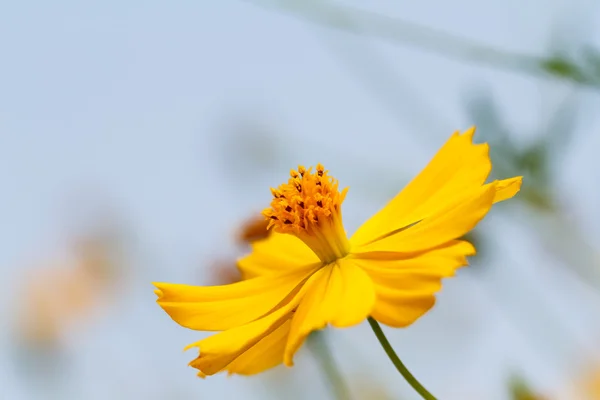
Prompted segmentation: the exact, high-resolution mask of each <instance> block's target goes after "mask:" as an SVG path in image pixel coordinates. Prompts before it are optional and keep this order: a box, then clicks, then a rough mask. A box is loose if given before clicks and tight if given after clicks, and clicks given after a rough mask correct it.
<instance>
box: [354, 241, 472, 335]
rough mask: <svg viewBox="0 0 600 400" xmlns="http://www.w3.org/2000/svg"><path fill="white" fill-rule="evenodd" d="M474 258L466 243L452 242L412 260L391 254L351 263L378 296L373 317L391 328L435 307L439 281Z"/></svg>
mask: <svg viewBox="0 0 600 400" xmlns="http://www.w3.org/2000/svg"><path fill="white" fill-rule="evenodd" d="M473 254H475V248H474V247H473V246H472V245H471V244H470V243H468V242H465V241H461V240H455V241H452V242H450V243H448V244H446V245H444V246H441V247H438V248H436V249H434V250H431V251H427V252H424V253H420V254H415V255H413V256H411V255H408V258H399V257H406V256H407V255H406V254H403V253H393V252H372V253H363V254H355V255H352V257H353V260H354V262H355V263H356V264H357V265H358V266H359V267H361V268H362V269H363V270H364V271H365V272H367V274H369V276H370V277H371V279H372V281H373V283H374V285H375V292H376V294H377V301H376V303H375V306H374V309H373V312H372V316H373V318H375V319H376V320H378V321H379V322H381V323H383V324H386V325H389V326H392V327H405V326H408V325H410V324H412V323H413V322H415V321H416V320H417V319H418V318H419V317H420V316H422V315H423V314H425V313H426V312H427V311H428V310H429V309H430V308H431V307H433V305H434V304H435V296H434V294H435V293H436V292H437V291H439V290H440V288H441V286H442V282H441V280H442V278H445V277H450V276H453V275H454V273H455V271H456V269H457V268H459V267H461V266H464V265H467V259H466V256H469V255H473Z"/></svg>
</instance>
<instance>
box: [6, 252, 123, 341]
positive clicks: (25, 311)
mask: <svg viewBox="0 0 600 400" xmlns="http://www.w3.org/2000/svg"><path fill="white" fill-rule="evenodd" d="M74 250H75V253H76V259H75V263H74V265H60V266H56V267H50V266H48V267H42V268H38V269H36V270H34V271H32V272H31V274H28V276H27V277H26V279H24V285H23V287H22V292H21V294H20V301H19V304H21V306H20V310H19V313H18V318H19V319H18V321H17V326H16V329H17V333H18V335H19V339H20V340H22V341H24V342H25V343H26V344H28V345H34V346H43V347H56V346H60V344H61V343H60V341H61V340H62V339H64V337H63V335H65V334H66V333H67V332H68V331H70V330H71V329H72V328H74V327H75V325H76V324H78V323H82V322H83V321H84V320H86V319H88V318H90V317H91V316H92V311H94V310H95V308H96V306H98V305H99V303H100V299H101V297H102V295H103V294H104V291H105V289H106V285H107V276H108V274H109V271H110V269H111V268H112V264H111V261H110V260H109V258H108V255H107V254H106V249H104V248H103V247H102V246H99V245H98V243H96V242H94V241H89V240H88V241H81V242H79V243H78V244H77V245H76V246H75V248H74Z"/></svg>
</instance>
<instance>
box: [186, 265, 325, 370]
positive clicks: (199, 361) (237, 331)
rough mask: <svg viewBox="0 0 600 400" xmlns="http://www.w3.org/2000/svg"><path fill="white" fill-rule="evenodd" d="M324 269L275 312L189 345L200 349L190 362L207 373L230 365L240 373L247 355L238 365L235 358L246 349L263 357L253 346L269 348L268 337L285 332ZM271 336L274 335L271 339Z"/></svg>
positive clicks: (250, 355) (288, 297)
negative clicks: (305, 295) (265, 341)
mask: <svg viewBox="0 0 600 400" xmlns="http://www.w3.org/2000/svg"><path fill="white" fill-rule="evenodd" d="M320 272H321V270H319V271H317V272H315V274H313V275H312V276H311V277H310V278H309V279H308V280H307V282H306V284H304V285H302V286H301V287H298V288H297V289H296V290H295V291H294V292H292V293H291V294H290V295H288V296H287V297H286V299H285V300H284V301H283V302H281V303H280V304H279V306H278V308H277V309H275V310H274V311H273V312H271V313H269V314H266V315H265V316H263V317H261V318H259V319H256V320H254V321H252V322H249V323H247V324H245V325H240V326H237V327H235V328H231V329H228V330H225V331H223V332H220V333H217V334H215V335H212V336H209V337H207V338H206V339H203V340H200V341H199V342H196V343H193V344H191V345H189V346H187V347H186V350H187V349H189V348H191V347H198V348H199V349H200V354H199V355H198V357H197V358H196V359H195V360H193V361H192V362H191V363H190V365H191V366H192V367H194V368H197V369H198V370H200V372H201V373H202V374H204V375H213V374H216V373H217V372H220V371H222V370H225V369H227V368H228V367H230V368H231V371H232V372H236V371H237V369H238V368H239V370H240V371H244V370H246V371H247V370H248V369H244V365H243V364H244V362H245V361H244V358H241V360H242V361H241V362H240V365H237V366H236V365H235V364H233V363H234V361H236V360H237V359H240V357H243V355H244V354H245V353H246V352H250V354H249V356H247V357H248V358H250V359H256V357H259V354H257V353H258V351H256V352H253V351H252V349H253V348H256V347H255V346H259V347H258V350H260V349H261V348H263V349H264V348H265V347H269V346H268V345H269V343H268V342H267V343H264V344H263V345H261V341H263V340H265V339H267V341H269V340H270V339H271V340H275V339H277V337H278V335H283V334H284V332H283V331H284V330H285V329H286V328H285V327H284V325H285V324H286V322H287V321H289V320H290V318H292V316H293V311H294V309H296V307H297V306H298V304H299V302H300V300H301V299H302V297H303V296H304V294H305V293H306V291H307V287H308V286H309V285H311V284H312V282H313V281H314V280H315V279H317V277H316V276H318V275H319V273H320ZM258 279H260V278H256V279H251V280H250V281H248V282H251V281H255V280H258ZM280 329H281V330H280ZM271 335H274V336H271ZM269 336H271V338H270V339H269ZM283 336H285V335H283ZM246 361H248V360H246ZM269 361H270V362H267V360H265V364H263V366H268V365H272V363H273V359H270V360H269Z"/></svg>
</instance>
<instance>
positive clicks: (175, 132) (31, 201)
mask: <svg viewBox="0 0 600 400" xmlns="http://www.w3.org/2000/svg"><path fill="white" fill-rule="evenodd" d="M599 27H600V3H598V2H596V1H592V0H576V1H575V2H571V1H566V0H551V1H542V0H533V1H530V2H516V1H509V2H506V1H504V2H501V1H493V2H477V1H473V0H455V1H452V2H439V1H429V0H426V1H421V2H410V3H400V2H394V1H375V2H358V1H329V0H322V1H313V0H310V1H309V0H304V1H303V0H271V1H269V0H249V1H242V0H227V1H223V2H155V1H150V2H141V1H131V2H116V1H114V0H107V1H104V2H72V1H71V2H69V1H55V2H41V1H37V2H35V1H34V2H5V3H3V4H2V5H0V49H1V54H2V62H1V63H0V182H2V187H3V189H4V190H3V192H2V197H1V198H2V200H1V201H0V205H1V207H0V221H2V224H1V227H0V276H1V277H2V280H1V282H2V290H3V294H4V297H3V298H4V301H3V302H2V306H1V307H0V318H1V320H2V326H3V329H2V330H1V331H0V388H1V389H0V398H2V399H10V400H12V399H15V400H20V399H106V398H112V399H138V398H139V399H148V400H150V399H184V398H185V399H188V398H217V397H218V398H237V399H280V398H291V399H321V398H322V399H336V398H337V399H345V398H348V399H355V400H360V399H416V398H417V395H416V394H415V393H414V392H413V391H412V389H411V388H410V387H409V386H408V384H407V383H406V382H404V381H403V380H402V379H401V378H400V376H398V375H397V372H396V371H395V370H394V368H393V366H392V364H391V363H390V361H389V360H388V359H387V358H386V356H385V354H384V352H383V350H382V349H381V347H380V346H379V344H378V342H377V340H376V339H375V337H374V336H373V334H372V332H370V330H369V327H368V325H367V324H362V325H360V326H357V327H355V328H352V329H344V330H325V331H322V332H318V333H316V334H313V335H311V337H310V340H309V341H308V342H307V344H306V346H304V348H303V349H302V351H301V352H300V354H299V356H298V357H297V360H296V366H295V367H294V368H293V369H287V368H285V367H278V368H276V369H274V370H272V371H269V372H267V373H265V374H262V375H259V376H254V377H239V376H232V377H228V376H226V375H225V374H222V375H218V376H213V377H209V378H208V379H206V380H201V379H198V378H196V377H195V373H194V371H193V370H192V369H191V368H188V367H187V363H188V362H189V361H190V360H191V359H192V358H193V357H194V355H193V354H191V352H190V353H183V352H182V349H183V347H184V346H185V345H187V344H189V343H192V342H195V341H197V340H199V339H200V338H201V337H203V336H205V335H206V333H201V332H194V331H190V330H186V329H184V328H181V327H180V326H178V325H177V324H175V323H173V321H171V320H170V319H169V317H168V316H167V315H166V314H165V313H164V312H163V311H162V310H161V309H160V308H159V307H158V306H157V305H156V304H155V303H154V302H155V295H154V293H153V287H152V285H151V282H152V281H167V282H177V283H187V284H222V283H227V282H233V281H235V280H238V279H240V276H239V275H238V274H237V271H236V268H235V260H236V258H237V257H239V256H242V255H243V254H245V253H246V252H247V251H248V250H249V243H250V242H251V241H253V240H255V239H256V231H253V230H252V228H253V226H252V223H253V221H254V222H255V221H256V220H253V218H255V217H256V215H258V213H259V212H260V211H261V210H262V209H263V208H264V207H266V206H267V205H268V202H269V200H270V192H269V187H271V186H275V185H277V184H279V183H280V182H282V181H283V180H284V179H286V176H287V174H288V171H289V170H290V168H295V167H296V166H297V165H298V164H303V165H314V164H316V163H317V162H321V163H323V164H324V165H325V166H326V167H327V169H329V170H330V171H331V174H332V175H333V176H335V177H336V178H338V179H339V181H340V183H341V185H343V186H349V187H350V192H349V194H348V196H347V200H346V201H345V204H344V217H345V223H346V228H347V230H348V231H349V232H352V231H354V229H356V227H358V226H359V224H360V223H361V222H362V221H364V220H365V219H366V218H368V217H369V216H370V215H372V214H373V213H374V212H375V211H377V210H378V209H379V208H380V207H381V206H382V205H383V204H385V202H386V201H387V200H389V199H390V198H391V197H392V196H393V195H394V194H395V193H396V192H398V191H399V190H400V189H401V188H402V187H403V185H404V184H406V183H407V182H408V181H409V180H410V178H411V177H412V176H414V175H415V174H416V173H417V172H418V171H419V170H420V169H421V168H422V167H424V166H425V165H426V163H427V161H428V160H429V158H430V157H431V156H432V155H433V154H434V153H435V151H436V150H437V148H439V147H440V146H441V145H442V144H443V143H444V141H445V140H446V139H447V138H448V137H449V135H450V134H451V133H452V132H453V131H455V130H459V129H466V128H468V127H469V126H471V125H476V126H477V127H478V130H477V134H476V140H478V141H487V142H489V143H490V145H491V149H492V151H491V156H492V159H493V162H494V171H493V175H494V177H510V176H514V175H524V186H523V190H522V191H521V193H520V194H519V195H518V196H517V197H516V198H515V199H514V200H511V201H509V202H506V203H503V204H499V205H497V206H496V207H495V208H494V210H493V211H492V212H491V213H490V215H489V216H488V217H487V218H486V220H485V221H484V222H483V223H481V224H480V225H479V226H478V227H477V229H476V230H475V231H474V232H473V233H472V234H470V236H469V239H470V240H472V241H473V242H474V243H475V244H476V245H477V247H478V249H479V253H478V255H477V256H475V257H473V258H472V261H471V266H470V267H468V268H465V269H463V270H461V271H460V272H459V274H458V276H457V277H456V278H454V279H451V280H447V281H446V282H445V285H444V289H443V291H442V292H441V293H440V294H439V296H438V303H437V305H436V307H435V308H434V309H433V311H431V312H430V313H428V314H427V315H425V316H424V317H423V318H422V319H420V320H419V321H418V322H417V323H415V324H414V325H413V326H410V327H408V328H406V329H401V330H393V329H385V332H386V334H387V335H388V337H389V339H390V341H391V342H392V344H393V345H394V347H395V348H396V350H397V352H398V353H399V355H400V356H401V357H402V359H403V360H404V362H405V363H406V364H407V365H408V367H409V368H410V369H411V371H412V372H413V373H414V374H415V375H416V376H417V377H418V378H419V380H420V381H421V382H422V383H423V384H424V385H425V386H426V387H427V388H428V389H429V390H430V391H432V392H433V393H434V394H437V396H439V398H440V399H444V400H452V399H455V400H470V399H473V400H481V399H485V400H505V399H514V400H516V399H520V400H524V399H529V400H531V399H538V400H539V399H544V400H563V399H567V400H569V399H575V400H577V399H583V400H585V399H592V400H593V399H600V389H599V388H600V252H599V250H600V243H599V240H600V230H599V228H598V227H599V226H600V208H599V207H598V204H600V167H599V166H598V165H599V164H598V155H597V153H598V149H599V148H600V133H599V132H600V113H599V112H598V110H600V28H599ZM254 228H255V227H254Z"/></svg>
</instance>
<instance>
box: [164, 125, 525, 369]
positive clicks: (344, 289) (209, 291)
mask: <svg viewBox="0 0 600 400" xmlns="http://www.w3.org/2000/svg"><path fill="white" fill-rule="evenodd" d="M473 133H474V129H470V130H468V131H467V132H465V133H463V134H459V133H458V132H457V133H455V134H454V135H452V137H451V138H450V139H449V140H448V142H447V143H446V144H445V145H444V146H443V147H442V148H441V149H440V150H439V152H438V153H437V154H436V155H435V157H434V158H433V159H432V161H431V162H430V163H429V165H428V166H427V167H426V168H425V169H424V170H423V171H422V172H421V173H420V174H419V175H418V176H417V177H416V178H415V179H414V180H413V181H412V182H410V183H409V184H408V185H407V186H406V188H404V190H402V191H401V192H400V193H399V194H398V195H397V196H396V197H394V198H393V199H392V200H391V201H390V202H389V203H388V204H387V205H386V206H385V207H384V208H383V209H382V210H381V211H379V212H378V213H377V214H375V215H374V216H373V217H372V218H371V219H369V220H368V221H367V222H365V223H364V224H363V225H362V226H361V227H360V228H359V229H358V230H357V231H356V232H355V233H354V235H352V237H350V238H348V237H347V236H346V233H345V230H344V227H343V224H342V211H341V206H342V202H343V200H344V198H345V195H346V192H347V189H344V190H342V191H340V190H339V188H338V182H337V181H336V180H335V179H333V178H332V177H330V176H329V174H328V171H326V170H325V169H324V167H323V166H322V165H320V164H318V165H317V166H316V168H315V169H314V171H313V170H312V169H310V168H309V169H306V168H304V167H302V166H300V167H298V169H297V170H292V171H291V173H290V179H289V180H288V182H287V183H285V184H283V185H281V186H279V187H278V188H277V189H272V190H271V192H272V194H273V200H272V202H271V207H270V208H268V209H267V210H265V211H264V212H263V214H264V215H265V218H266V219H267V220H268V221H269V225H268V229H270V230H271V231H272V232H271V234H270V235H269V236H268V237H267V238H265V239H263V240H259V241H257V242H255V243H253V245H252V248H253V251H252V253H251V254H250V255H248V256H246V257H244V258H242V259H241V260H239V263H238V266H239V268H240V269H241V270H242V273H243V276H244V278H245V280H244V281H242V282H238V283H234V284H230V285H224V286H212V287H196V286H187V285H176V284H168V283H155V286H156V287H157V290H156V293H157V295H158V300H157V301H158V304H159V305H160V306H161V307H162V308H163V309H164V310H165V311H166V312H167V313H168V314H169V315H170V316H171V317H172V318H173V319H174V320H175V321H176V322H178V323H179V324H181V325H183V326H185V327H188V328H191V329H195V330H203V331H219V332H220V333H217V334H215V335H213V336H210V337H208V338H206V339H203V340H201V341H199V342H197V343H193V344H191V345H190V346H188V348H191V347H198V348H199V350H200V352H199V356H198V357H197V358H196V359H195V360H193V361H192V362H191V363H190V365H191V366H193V367H194V368H197V369H198V370H199V371H200V372H199V375H200V376H202V377H203V376H205V375H212V374H215V373H218V372H221V371H228V372H229V373H238V374H246V375H248V374H255V373H259V372H262V371H264V370H266V369H268V368H271V367H274V366H276V365H279V364H281V363H284V364H285V365H288V366H291V365H293V356H294V354H295V352H296V351H297V350H298V349H299V348H300V346H301V345H302V343H303V342H304V340H305V339H306V337H307V336H308V335H309V334H310V332H312V331H313V330H317V329H321V328H323V327H325V326H326V325H332V326H334V327H340V328H341V327H349V326H352V325H356V324H358V323H360V322H362V321H363V320H364V319H365V318H367V317H368V316H372V317H373V318H375V319H376V320H378V321H379V322H381V323H384V324H386V325H388V326H392V327H405V326H408V325H410V324H412V323H413V322H415V321H416V320H417V319H418V318H419V317H420V316H422V315H423V314H425V313H426V312H427V311H428V310H429V309H431V307H432V306H433V305H434V303H435V293H436V292H437V291H438V290H439V289H440V288H441V280H442V278H445V277H450V276H452V275H454V273H455V270H456V269H457V268H459V267H461V266H464V265H466V264H467V260H466V257H467V256H470V255H473V254H475V248H474V247H473V246H472V245H471V244H470V243H468V242H466V241H464V240H459V238H460V237H462V236H464V235H465V234H466V233H467V232H469V231H470V230H471V229H473V228H474V227H475V225H476V224H477V223H478V222H479V221H480V220H481V219H482V218H483V217H484V216H485V215H486V214H487V212H488V211H489V210H490V208H491V207H492V204H494V203H496V202H498V201H502V200H506V199H508V198H511V197H512V196H514V195H515V194H516V193H517V192H518V191H519V188H520V186H521V177H515V178H510V179H506V180H501V181H494V182H491V183H487V184H486V183H485V180H486V179H487V177H488V175H489V173H490V171H491V162H490V159H489V156H488V146H487V144H473V143H472V137H473Z"/></svg>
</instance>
